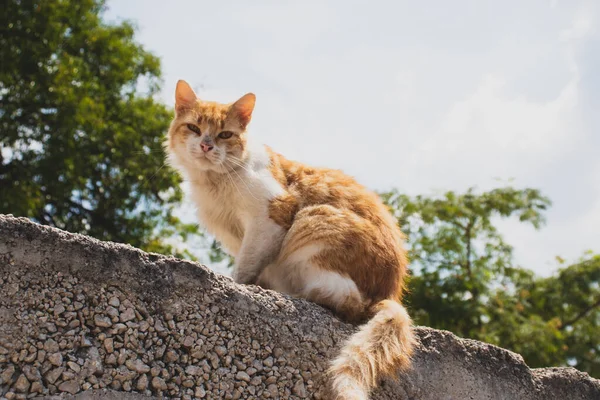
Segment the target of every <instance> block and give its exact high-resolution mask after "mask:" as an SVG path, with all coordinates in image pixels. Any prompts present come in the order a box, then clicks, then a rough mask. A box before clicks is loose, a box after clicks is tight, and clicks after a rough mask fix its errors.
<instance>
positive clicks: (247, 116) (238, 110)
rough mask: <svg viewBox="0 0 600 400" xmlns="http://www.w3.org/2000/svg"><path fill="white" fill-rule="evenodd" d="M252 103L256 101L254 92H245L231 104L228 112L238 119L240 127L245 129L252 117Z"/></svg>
mask: <svg viewBox="0 0 600 400" xmlns="http://www.w3.org/2000/svg"><path fill="white" fill-rule="evenodd" d="M254 103H256V96H255V95H254V93H246V94H245V95H243V96H242V97H240V99H239V100H238V101H236V102H235V103H233V104H232V105H231V108H230V111H229V112H230V113H231V115H232V116H233V117H234V118H235V119H237V120H238V122H239V123H240V127H241V128H242V129H245V128H246V126H247V125H248V124H249V123H250V120H251V119H252V111H254Z"/></svg>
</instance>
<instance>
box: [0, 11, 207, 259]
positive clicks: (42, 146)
mask: <svg viewBox="0 0 600 400" xmlns="http://www.w3.org/2000/svg"><path fill="white" fill-rule="evenodd" d="M2 8H3V10H2V13H0V26H1V28H0V29H2V31H1V36H0V59H1V60H2V63H1V64H0V65H1V67H0V129H1V132H2V134H1V136H0V147H1V150H2V152H1V154H0V187H2V190H1V191H0V212H1V213H12V214H14V215H17V216H26V217H29V218H31V219H33V220H35V221H37V222H39V223H42V224H48V225H52V226H56V227H59V228H62V229H66V230H68V231H71V232H80V233H85V234H88V235H91V236H94V237H97V238H99V239H102V240H112V241H118V242H125V243H129V244H132V245H134V246H137V247H141V248H143V249H145V250H149V251H158V252H164V253H171V252H173V251H175V247H174V246H172V245H169V244H167V242H165V241H164V240H162V238H163V237H170V236H172V235H173V234H174V233H175V232H178V233H181V234H182V235H183V236H184V237H185V236H186V235H188V234H193V233H195V229H194V228H193V227H192V226H188V225H185V224H182V223H181V221H180V220H179V219H177V218H176V217H174V215H173V207H174V206H175V204H177V203H178V202H179V201H180V200H181V197H182V193H181V190H180V189H179V180H178V178H177V176H176V175H175V174H174V173H173V172H171V171H170V170H169V169H168V168H163V166H164V164H163V163H164V154H163V152H162V148H161V141H162V137H163V135H164V133H165V132H166V130H167V127H168V124H169V120H170V115H171V112H170V110H168V109H167V108H166V107H164V106H163V105H161V104H160V103H158V102H156V101H155V100H154V97H153V96H154V94H155V93H156V92H157V90H158V89H159V83H160V63H159V60H158V58H157V57H155V56H154V55H152V54H150V53H149V52H147V51H146V50H144V49H143V48H142V47H141V46H140V45H139V44H137V43H136V42H135V40H134V28H133V27H132V25H131V24H130V23H128V22H124V23H121V24H118V25H108V24H105V23H104V22H103V21H102V20H101V14H102V11H103V9H104V1H101V0H82V1H75V0H48V1H34V0H8V1H6V2H4V3H3V7H2Z"/></svg>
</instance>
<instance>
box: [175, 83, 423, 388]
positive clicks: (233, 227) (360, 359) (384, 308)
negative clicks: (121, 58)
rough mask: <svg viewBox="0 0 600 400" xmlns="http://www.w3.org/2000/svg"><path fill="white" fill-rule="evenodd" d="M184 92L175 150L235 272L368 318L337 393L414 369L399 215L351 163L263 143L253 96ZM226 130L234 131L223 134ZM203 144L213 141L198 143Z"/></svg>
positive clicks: (338, 372) (341, 361)
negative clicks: (292, 153)
mask: <svg viewBox="0 0 600 400" xmlns="http://www.w3.org/2000/svg"><path fill="white" fill-rule="evenodd" d="M176 99H177V103H176V110H177V115H176V117H175V119H174V120H173V123H172V125H171V129H170V130H169V136H168V141H167V143H166V148H167V150H168V152H169V155H170V160H171V163H172V164H173V165H174V166H176V167H177V168H178V169H179V170H180V171H181V172H182V173H183V174H184V175H185V176H186V177H188V179H189V180H190V181H191V182H192V196H193V198H194V200H195V201H196V203H197V205H198V209H199V211H198V216H199V218H200V220H201V221H202V222H203V223H204V224H205V226H206V227H207V229H208V230H209V231H211V232H212V233H213V234H214V235H215V236H216V237H217V239H219V240H220V241H222V243H223V244H224V245H225V247H226V248H227V249H228V250H229V251H230V252H231V253H232V254H233V255H234V256H236V266H235V271H234V278H235V279H236V281H238V282H239V283H256V284H259V285H261V286H263V287H266V288H272V289H275V290H279V291H282V292H285V293H288V294H291V295H294V296H299V297H304V298H307V299H309V300H311V301H314V302H316V303H318V304H321V305H323V306H325V307H328V308H330V309H332V310H334V312H336V313H337V314H338V315H340V316H341V317H343V318H344V319H346V320H349V321H355V322H359V321H364V320H366V319H370V320H369V321H368V322H367V323H366V325H364V326H363V327H361V329H360V330H359V331H358V332H357V333H356V334H354V335H353V336H352V337H351V338H350V339H349V341H348V342H347V343H346V345H345V346H344V348H343V349H342V351H341V354H340V356H339V357H338V358H337V359H336V360H335V361H334V362H333V363H332V367H331V370H330V373H331V381H332V388H333V390H334V392H335V395H336V396H337V397H336V398H338V399H343V400H349V399H366V398H368V393H369V390H370V389H371V388H372V387H374V386H375V385H376V383H377V379H378V378H379V377H380V376H382V375H386V374H392V373H393V372H394V371H396V370H403V369H406V368H408V367H409V365H410V356H411V354H412V349H413V346H414V337H413V333H412V328H411V320H410V317H409V316H408V314H407V312H406V310H405V309H404V307H402V305H401V303H400V301H401V298H402V291H403V289H404V280H405V277H406V274H407V259H406V252H405V250H404V248H403V245H402V242H403V239H404V237H403V235H402V233H401V232H400V229H399V228H398V226H397V223H396V221H395V219H394V218H393V216H392V215H391V214H390V212H389V211H388V209H387V208H386V206H385V205H384V204H383V203H382V202H381V200H380V198H379V197H378V196H377V195H376V194H375V193H373V192H371V191H369V190H367V189H366V188H365V187H363V186H362V185H360V184H358V183H357V182H356V181H355V180H354V179H353V178H351V177H349V176H347V175H345V174H343V173H342V172H341V171H338V170H332V169H325V168H314V167H310V166H307V165H304V164H301V163H298V162H294V161H290V160H287V159H286V158H284V157H283V156H282V155H280V154H277V153H275V152H273V151H272V150H271V149H269V148H261V147H258V148H253V147H252V146H251V145H250V144H249V142H248V139H249V137H248V134H247V125H248V123H249V122H250V119H251V115H252V111H253V108H254V101H255V97H254V95H251V94H249V95H246V96H244V97H242V98H241V99H240V100H238V101H237V102H235V103H233V104H218V103H213V102H203V101H200V100H198V99H197V97H196V96H195V94H194V93H193V91H192V90H191V88H189V86H188V85H187V84H184V83H183V84H182V83H178V88H177V93H176ZM190 123H191V124H194V125H196V126H197V128H193V129H194V130H197V129H200V130H201V132H202V133H201V134H198V133H197V132H196V133H194V132H192V131H190V129H189V128H188V127H189V124H190ZM223 131H229V132H232V136H231V137H230V138H228V139H219V138H220V135H219V133H220V132H223ZM202 141H204V142H202ZM201 143H205V144H204V146H205V148H206V143H209V144H210V145H211V146H212V145H214V150H211V151H210V152H208V153H206V152H202V151H200V150H199V149H200V148H201V147H200V146H201Z"/></svg>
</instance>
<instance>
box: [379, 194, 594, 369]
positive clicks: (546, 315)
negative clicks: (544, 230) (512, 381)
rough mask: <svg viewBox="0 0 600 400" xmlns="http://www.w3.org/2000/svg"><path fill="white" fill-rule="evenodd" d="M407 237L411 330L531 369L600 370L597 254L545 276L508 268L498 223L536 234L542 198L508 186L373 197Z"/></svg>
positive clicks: (509, 248) (509, 263)
mask: <svg viewBox="0 0 600 400" xmlns="http://www.w3.org/2000/svg"><path fill="white" fill-rule="evenodd" d="M382 197H383V199H384V201H385V202H386V203H387V204H388V205H389V206H390V207H391V209H392V211H393V212H394V214H395V215H396V216H397V217H398V222H399V224H400V226H401V227H402V230H403V231H404V232H405V233H406V234H407V236H408V244H409V256H410V259H411V268H412V274H413V275H412V277H411V280H410V293H408V295H407V299H406V300H407V303H408V304H409V306H410V308H411V313H412V315H413V316H414V318H415V321H416V322H417V323H418V324H423V325H428V326H432V327H434V328H439V329H447V330H450V331H452V332H454V333H456V334H458V335H460V336H463V337H470V338H474V339H479V340H484V341H487V342H490V343H494V344H498V345H500V346H503V347H506V348H509V349H512V350H514V351H516V352H518V353H520V354H522V355H523V356H524V358H525V360H526V361H527V362H528V364H529V365H530V366H533V367H541V366H550V365H574V366H576V367H577V368H579V369H581V370H584V371H588V372H590V373H591V374H595V375H596V376H597V375H598V374H600V335H597V332H598V331H599V330H598V325H599V324H600V289H599V283H600V257H598V256H595V257H594V256H590V255H589V256H588V257H587V258H586V259H584V260H582V261H581V262H580V263H578V264H575V265H572V266H569V267H565V268H563V269H561V270H560V271H559V272H558V273H557V274H556V275H555V276H552V277H549V278H539V277H536V276H535V275H534V274H533V273H532V272H531V271H528V270H526V269H522V268H519V267H517V266H516V265H515V264H514V260H513V249H512V246H510V245H509V244H508V243H507V242H506V241H505V240H504V238H503V237H502V235H501V234H500V233H499V232H498V229H497V228H496V227H495V226H494V223H495V222H496V221H497V220H498V219H499V218H515V217H516V218H518V219H519V220H520V221H521V222H524V223H528V224H531V225H532V226H533V227H535V228H539V227H540V226H541V225H542V224H543V222H544V218H543V212H544V211H545V210H546V209H547V207H548V206H549V205H550V201H549V199H547V198H546V197H545V196H543V195H542V194H541V193H540V192H539V191H537V190H534V189H524V190H517V189H514V188H511V187H506V188H500V189H495V190H492V191H489V192H485V193H481V194H477V193H475V191H474V190H473V189H470V190H468V191H467V192H466V193H464V194H456V193H454V192H447V193H445V194H444V195H443V196H440V197H424V196H416V197H409V196H405V195H401V194H399V193H398V192H396V191H394V192H389V193H384V194H382Z"/></svg>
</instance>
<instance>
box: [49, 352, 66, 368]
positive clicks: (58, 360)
mask: <svg viewBox="0 0 600 400" xmlns="http://www.w3.org/2000/svg"><path fill="white" fill-rule="evenodd" d="M48 361H49V362H50V364H52V365H54V366H56V367H60V366H61V365H62V363H63V356H62V354H60V353H54V354H50V355H49V356H48Z"/></svg>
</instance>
